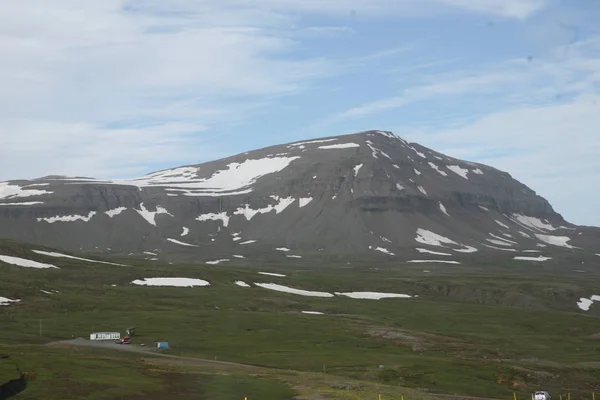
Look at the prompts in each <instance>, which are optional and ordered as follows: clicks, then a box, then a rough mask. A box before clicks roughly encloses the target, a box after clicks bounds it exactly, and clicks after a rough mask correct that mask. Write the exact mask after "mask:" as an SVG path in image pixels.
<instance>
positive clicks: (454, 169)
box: [446, 165, 469, 179]
mask: <svg viewBox="0 0 600 400" xmlns="http://www.w3.org/2000/svg"><path fill="white" fill-rule="evenodd" d="M446 168H448V169H449V170H450V171H452V172H454V173H455V174H457V175H459V176H461V177H463V178H465V179H469V177H468V176H467V174H468V173H469V170H468V169H466V168H461V167H459V166H458V165H448V166H446Z"/></svg>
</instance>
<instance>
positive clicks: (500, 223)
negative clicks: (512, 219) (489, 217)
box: [494, 219, 510, 229]
mask: <svg viewBox="0 0 600 400" xmlns="http://www.w3.org/2000/svg"><path fill="white" fill-rule="evenodd" d="M494 221H495V222H496V223H497V224H498V225H500V226H501V227H503V228H505V229H510V227H509V226H508V225H506V224H505V223H503V222H502V221H498V220H497V219H495V220H494Z"/></svg>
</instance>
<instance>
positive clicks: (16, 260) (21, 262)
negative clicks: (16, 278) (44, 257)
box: [0, 255, 58, 269]
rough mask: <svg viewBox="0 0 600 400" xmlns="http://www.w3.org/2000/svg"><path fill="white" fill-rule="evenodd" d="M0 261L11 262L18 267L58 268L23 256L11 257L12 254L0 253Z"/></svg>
mask: <svg viewBox="0 0 600 400" xmlns="http://www.w3.org/2000/svg"><path fill="white" fill-rule="evenodd" d="M0 261H2V262H4V263H6V264H12V265H16V266H18V267H25V268H38V269H42V268H56V269H58V267H57V266H55V265H51V264H44V263H41V262H37V261H32V260H27V259H25V258H20V257H13V256H3V255H0Z"/></svg>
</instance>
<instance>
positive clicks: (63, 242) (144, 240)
mask: <svg viewBox="0 0 600 400" xmlns="http://www.w3.org/2000/svg"><path fill="white" fill-rule="evenodd" d="M584 231H585V233H586V234H585V235H583V232H584ZM598 231H600V230H597V229H594V228H583V227H577V226H575V225H572V224H570V223H568V222H566V221H565V220H564V219H563V218H562V216H561V215H559V214H558V213H556V212H555V211H554V210H553V208H552V206H551V205H550V204H549V203H548V201H546V200H545V199H544V198H542V197H540V196H538V195H537V194H536V193H535V192H534V191H533V190H531V189H529V188H528V187H527V186H525V185H523V184H522V183H520V182H518V181H517V180H515V179H513V178H512V177H511V176H510V175H509V174H508V173H506V172H502V171H499V170H497V169H495V168H492V167H490V166H486V165H483V164H477V163H472V162H467V161H463V160H459V159H455V158H452V157H448V156H446V155H444V154H441V153H438V152H436V151H434V150H431V149H428V148H426V147H423V146H420V145H418V144H416V143H409V142H408V141H406V140H404V139H402V138H400V137H398V136H396V135H394V134H392V133H391V132H385V131H366V132H360V133H356V134H351V135H344V136H337V137H328V138H322V139H316V140H308V141H302V142H295V143H289V144H283V145H277V146H271V147H266V148H263V149H259V150H254V151H250V152H246V153H243V154H238V155H235V156H232V157H228V158H224V159H220V160H216V161H212V162H207V163H203V164H198V165H191V166H182V167H178V168H173V169H168V170H163V171H158V172H154V173H151V174H148V175H146V176H144V177H141V178H136V179H128V180H98V179H93V178H80V177H72V178H70V177H60V176H47V177H44V178H39V179H35V180H31V181H8V182H2V183H0V237H7V238H13V239H18V240H22V241H27V242H31V243H35V244H40V245H47V246H53V247H60V248H64V249H67V250H82V249H83V250H94V249H96V250H102V251H110V252H118V253H120V254H131V255H143V254H146V255H147V256H151V257H150V258H156V259H163V260H187V261H207V260H212V262H217V261H218V260H231V259H234V258H239V259H242V258H251V257H254V256H261V257H263V256H265V255H269V254H270V255H273V256H274V257H284V258H301V257H308V256H310V255H315V254H329V255H360V254H373V255H375V254H379V255H381V256H384V257H396V258H398V259H399V260H410V261H414V262H418V261H419V260H412V259H414V258H415V257H416V256H417V255H424V254H427V255H430V256H431V257H433V256H437V258H440V257H439V256H442V257H441V259H448V257H450V259H449V261H448V262H458V261H452V260H454V259H455V258H456V257H460V256H465V255H474V254H482V253H486V254H487V253H492V252H494V253H506V254H507V255H511V257H517V258H518V257H519V256H521V257H524V259H528V258H534V257H537V258H538V259H539V260H544V259H547V258H549V257H545V256H543V255H541V254H533V255H532V254H529V255H527V254H519V253H542V252H548V251H550V252H552V251H554V250H570V249H580V250H581V251H583V252H591V251H592V250H594V249H595V250H596V252H597V253H600V251H598V250H600V246H599V244H600V234H599V233H598ZM215 259H217V260H216V261H215ZM420 261H424V260H420ZM223 262H224V261H223Z"/></svg>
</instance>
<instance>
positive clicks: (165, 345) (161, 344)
mask: <svg viewBox="0 0 600 400" xmlns="http://www.w3.org/2000/svg"><path fill="white" fill-rule="evenodd" d="M156 348H157V349H168V348H169V342H156Z"/></svg>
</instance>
